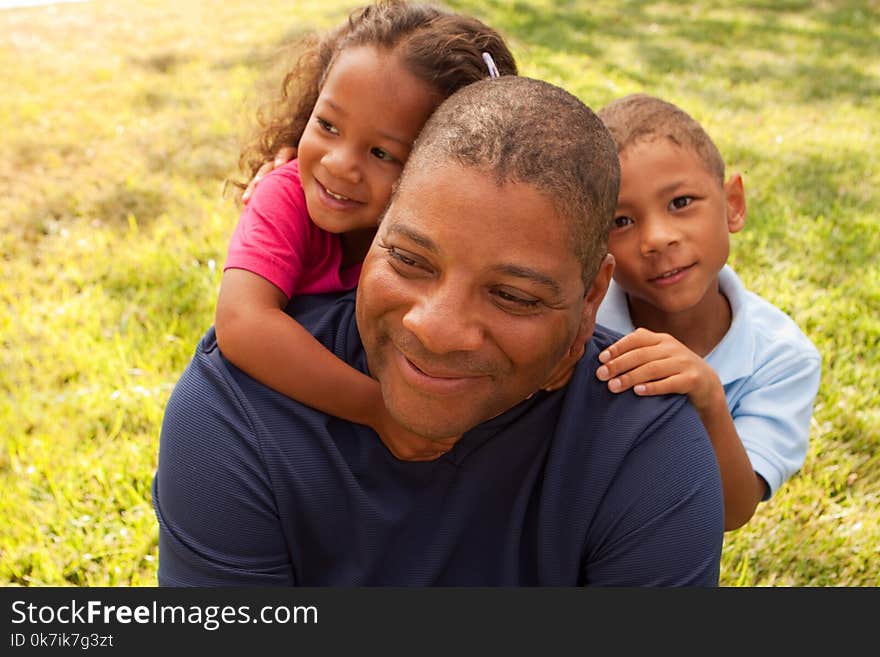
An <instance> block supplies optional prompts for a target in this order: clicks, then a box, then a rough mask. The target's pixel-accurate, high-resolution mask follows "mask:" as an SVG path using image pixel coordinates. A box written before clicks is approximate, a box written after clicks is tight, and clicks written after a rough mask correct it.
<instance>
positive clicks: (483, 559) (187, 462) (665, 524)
mask: <svg viewBox="0 0 880 657" xmlns="http://www.w3.org/2000/svg"><path fill="white" fill-rule="evenodd" d="M295 303H297V302H295ZM298 303H299V304H300V306H299V307H297V308H295V309H294V314H295V315H296V318H297V320H298V321H299V322H300V323H301V324H303V325H304V326H306V328H308V329H309V330H310V331H311V332H312V333H313V334H314V335H315V336H316V337H317V338H318V339H319V340H320V341H321V342H322V343H323V344H325V345H326V346H327V347H328V348H329V349H330V350H331V351H333V352H334V353H335V354H336V355H337V356H339V357H340V358H342V359H343V360H345V361H347V362H348V363H350V364H352V365H353V366H354V367H356V368H358V369H359V370H361V371H364V372H366V371H367V368H366V360H365V355H364V351H363V347H362V345H361V342H360V337H359V334H358V331H357V326H356V323H355V317H354V293H349V294H347V295H344V296H342V297H340V298H338V299H333V298H329V297H310V298H306V297H301V298H300V300H299V302H298ZM617 337H618V335H617V334H615V333H612V332H609V331H607V330H606V329H603V328H602V327H597V330H596V333H595V335H594V336H593V338H592V340H591V341H590V342H588V344H587V348H586V353H585V355H584V357H583V358H582V360H581V362H580V363H579V365H578V367H577V369H576V371H575V374H574V376H573V377H572V380H571V382H570V383H569V385H568V386H567V387H566V388H564V389H562V390H559V391H556V392H553V393H544V392H540V393H538V394H536V395H534V396H533V397H532V398H531V399H529V400H526V401H524V402H522V403H521V404H519V405H517V406H515V407H514V408H512V409H510V410H509V411H508V412H506V413H504V414H502V415H500V416H498V417H496V418H494V419H492V420H490V421H488V422H485V423H483V424H481V425H479V426H477V427H475V428H474V429H472V430H471V431H469V432H467V433H466V434H465V435H464V436H463V437H462V438H461V440H460V441H459V442H458V443H457V444H456V445H455V447H454V448H453V449H452V450H451V451H450V452H448V453H447V454H445V455H443V456H441V457H439V458H437V459H436V460H434V461H422V462H409V461H400V460H398V459H397V458H395V457H394V456H393V455H392V454H391V452H389V451H388V449H387V448H386V447H385V445H384V444H383V443H382V441H381V440H380V439H379V437H378V436H377V435H376V434H375V432H373V431H372V430H371V429H369V428H368V427H365V426H362V425H358V424H353V423H349V422H345V421H343V420H340V419H338V418H335V417H333V416H329V415H326V414H324V413H321V412H319V411H316V410H314V409H312V408H309V407H307V406H304V405H302V404H299V403H298V402H295V401H293V400H291V399H289V398H287V397H285V396H283V395H281V394H279V393H276V392H274V391H273V390H270V389H269V388H267V387H265V386H263V385H261V384H260V383H258V382H256V381H255V380H253V379H251V378H250V377H248V376H247V375H246V374H244V373H242V372H241V371H240V370H238V369H237V368H236V367H234V366H233V365H232V364H231V363H229V362H228V361H227V360H226V359H225V358H224V357H223V356H222V354H221V353H220V351H219V349H218V348H217V343H216V339H215V337H214V332H213V329H212V330H209V331H208V333H207V334H206V335H205V337H204V338H203V339H202V340H201V342H200V343H199V345H198V348H197V349H196V352H195V355H194V357H193V360H192V362H191V363H190V364H189V366H188V367H187V369H186V371H185V372H184V373H183V375H182V377H181V379H180V381H179V382H178V384H177V386H176V387H175V389H174V391H173V393H172V395H171V398H170V399H169V402H168V405H167V407H166V410H165V417H164V422H163V425H162V436H161V444H160V448H159V466H158V470H157V473H156V477H155V479H154V482H153V503H154V507H155V510H156V514H157V517H158V521H159V584H160V585H163V586H294V585H298V586H576V585H592V586H597V585H598V586H714V585H717V583H718V573H719V561H720V555H721V544H722V537H723V507H722V497H721V484H720V476H719V471H718V466H717V463H716V461H715V456H714V453H713V451H712V448H711V445H710V443H709V439H708V436H707V434H706V431H705V429H704V428H703V426H702V424H701V422H700V420H699V418H698V416H697V414H696V412H695V410H694V409H693V407H691V406H690V404H689V403H687V399H686V397H684V396H678V395H670V396H662V397H645V398H638V397H636V396H634V395H633V394H632V393H630V392H627V393H623V394H617V395H615V394H612V393H610V392H608V390H607V388H606V385H605V384H604V383H602V382H600V381H599V380H598V379H596V377H595V374H594V371H595V369H596V367H597V362H598V361H597V357H598V354H599V352H600V351H601V350H602V349H603V348H604V347H605V346H607V345H609V344H611V343H612V342H614V340H615V339H616V338H617Z"/></svg>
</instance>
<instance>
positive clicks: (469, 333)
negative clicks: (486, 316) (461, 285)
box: [403, 283, 485, 354]
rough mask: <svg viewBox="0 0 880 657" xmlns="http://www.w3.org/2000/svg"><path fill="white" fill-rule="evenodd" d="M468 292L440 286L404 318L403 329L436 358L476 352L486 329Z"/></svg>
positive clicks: (421, 297)
mask: <svg viewBox="0 0 880 657" xmlns="http://www.w3.org/2000/svg"><path fill="white" fill-rule="evenodd" d="M470 297H471V295H470V294H469V292H468V291H467V290H462V289H454V287H453V286H452V285H449V284H443V283H438V284H437V285H435V286H433V287H432V288H431V289H430V290H427V291H425V293H423V294H422V295H421V296H420V297H419V299H418V300H417V301H416V302H415V303H414V304H413V305H412V306H411V307H410V309H409V310H408V311H407V312H406V313H405V314H404V316H403V326H404V327H405V328H406V329H407V330H409V331H410V332H411V333H412V334H413V335H414V336H415V337H416V338H418V340H419V342H421V343H422V346H424V347H425V349H428V350H429V351H431V352H432V353H435V354H447V353H452V352H456V351H476V350H477V349H478V348H479V347H480V346H481V345H482V344H483V338H484V335H485V333H484V326H483V323H482V320H481V319H480V314H479V312H478V311H477V309H476V308H475V302H474V300H473V299H471V298H470Z"/></svg>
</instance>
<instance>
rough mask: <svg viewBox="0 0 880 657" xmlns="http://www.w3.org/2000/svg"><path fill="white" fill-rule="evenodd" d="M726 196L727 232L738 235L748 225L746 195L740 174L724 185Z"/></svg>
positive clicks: (734, 175)
mask: <svg viewBox="0 0 880 657" xmlns="http://www.w3.org/2000/svg"><path fill="white" fill-rule="evenodd" d="M724 196H725V197H726V199H727V230H728V231H730V232H731V233H738V232H739V231H741V230H742V229H743V226H745V225H746V193H745V190H744V188H743V179H742V176H741V175H740V174H738V173H735V174H733V175H732V176H731V177H730V178H728V179H727V182H726V183H724Z"/></svg>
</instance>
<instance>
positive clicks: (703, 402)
mask: <svg viewBox="0 0 880 657" xmlns="http://www.w3.org/2000/svg"><path fill="white" fill-rule="evenodd" d="M599 360H600V361H601V362H602V365H601V366H600V367H599V369H598V370H597V371H596V376H597V377H598V378H599V379H600V380H601V381H607V382H608V389H609V390H610V391H611V392H615V393H617V392H623V391H624V390H629V389H630V388H632V389H633V392H634V393H635V394H637V395H640V396H647V395H664V394H672V393H678V394H685V395H687V396H688V398H689V399H690V402H691V404H693V406H694V407H695V408H696V409H697V412H698V413H699V415H700V419H701V420H702V422H703V425H704V426H705V427H706V431H707V432H708V434H709V438H710V440H711V441H712V448H713V449H714V451H715V458H716V459H717V460H718V466H719V468H720V470H721V481H722V487H723V490H724V529H725V531H730V530H732V529H737V528H739V527H741V526H742V525H744V524H745V523H746V522H748V521H749V519H750V518H751V517H752V515H754V513H755V509H756V508H757V506H758V503H759V502H760V501H761V499H763V497H764V493H765V491H766V488H765V486H766V484H765V483H764V481H763V479H761V477H760V476H758V475H757V474H756V473H755V471H754V469H753V468H752V464H751V462H750V461H749V457H748V454H746V450H745V448H744V447H743V444H742V441H741V440H740V439H739V435H738V434H737V432H736V427H735V426H734V424H733V418H732V417H731V415H730V410H729V409H728V408H727V400H726V399H725V397H724V388H723V387H722V385H721V381H720V379H719V378H718V375H717V374H716V373H715V370H713V369H712V367H711V366H710V365H709V364H708V363H707V362H706V361H705V360H704V359H703V358H701V357H700V356H698V355H697V354H695V353H694V352H692V351H691V350H690V349H688V348H687V347H685V346H684V345H683V344H682V343H681V342H679V341H678V340H676V339H675V338H673V337H672V336H671V335H667V334H665V333H654V332H652V331H648V330H647V329H643V328H639V329H636V330H635V331H634V332H632V333H630V334H629V335H627V336H624V337H623V338H621V339H620V340H618V341H617V342H615V343H614V344H613V345H611V346H610V347H608V349H606V350H605V351H603V352H602V353H601V354H599Z"/></svg>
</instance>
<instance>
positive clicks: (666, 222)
mask: <svg viewBox="0 0 880 657" xmlns="http://www.w3.org/2000/svg"><path fill="white" fill-rule="evenodd" d="M680 241H681V232H680V231H679V230H678V228H677V227H676V225H675V222H674V221H673V220H671V219H668V218H665V217H651V218H648V219H647V220H643V221H642V225H641V230H640V231H639V248H640V249H641V252H642V255H650V254H652V253H660V252H662V251H663V250H664V249H666V248H668V247H670V246H673V245H676V244H678V243H679V242H680Z"/></svg>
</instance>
